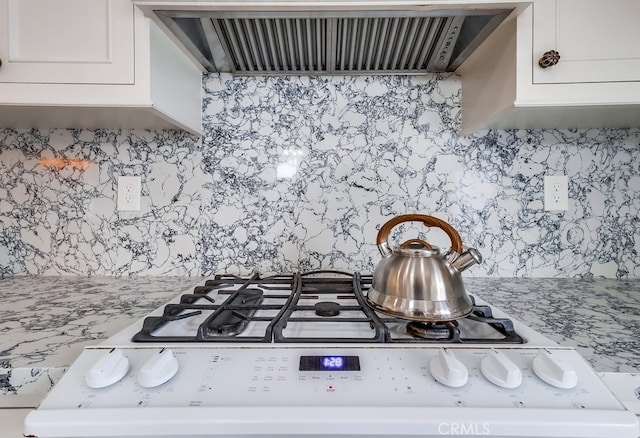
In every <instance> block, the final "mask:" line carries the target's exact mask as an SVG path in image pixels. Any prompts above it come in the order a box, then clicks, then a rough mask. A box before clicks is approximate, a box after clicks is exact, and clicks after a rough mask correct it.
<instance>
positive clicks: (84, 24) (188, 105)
mask: <svg viewBox="0 0 640 438" xmlns="http://www.w3.org/2000/svg"><path fill="white" fill-rule="evenodd" d="M0 60H1V61H2V65H1V66H0V128H88V129H98V128H104V129H117V128H144V129H154V130H155V129H184V130H187V131H189V132H192V133H195V134H200V133H201V131H202V71H201V69H200V68H199V67H198V66H196V65H195V64H194V63H193V62H192V61H191V60H190V59H189V58H188V57H186V56H185V55H184V54H183V53H182V51H181V50H180V49H178V48H177V46H176V45H175V44H174V43H173V42H172V41H171V40H170V39H169V38H168V37H167V36H166V35H165V34H164V33H163V32H162V31H160V29H158V27H157V25H156V24H155V23H153V22H151V21H150V20H149V19H148V18H146V17H145V16H144V15H143V14H142V12H141V11H140V10H138V8H137V7H135V6H134V5H133V3H132V2H131V0H55V1H51V0H0Z"/></svg>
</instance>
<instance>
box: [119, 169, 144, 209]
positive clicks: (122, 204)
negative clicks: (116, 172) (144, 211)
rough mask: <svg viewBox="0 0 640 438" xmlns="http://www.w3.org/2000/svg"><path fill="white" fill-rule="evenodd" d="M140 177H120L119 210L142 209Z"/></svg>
mask: <svg viewBox="0 0 640 438" xmlns="http://www.w3.org/2000/svg"><path fill="white" fill-rule="evenodd" d="M140 185H141V182H140V177H139V176H119V177H118V203H117V204H118V205H117V208H118V210H119V211H140Z"/></svg>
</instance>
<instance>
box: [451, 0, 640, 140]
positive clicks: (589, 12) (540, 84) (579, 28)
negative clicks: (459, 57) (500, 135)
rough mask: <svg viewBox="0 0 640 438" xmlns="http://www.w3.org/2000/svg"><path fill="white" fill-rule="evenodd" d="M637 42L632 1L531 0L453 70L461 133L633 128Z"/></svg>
mask: <svg viewBox="0 0 640 438" xmlns="http://www.w3.org/2000/svg"><path fill="white" fill-rule="evenodd" d="M638 41H640V0H610V1H607V2H603V1H600V0H534V1H533V4H532V5H531V6H530V7H529V8H527V9H526V10H525V11H524V12H523V13H522V14H520V15H519V16H517V17H515V18H514V19H512V20H510V21H507V22H506V23H504V25H503V26H501V28H499V29H497V31H496V32H494V34H492V35H491V36H490V37H489V38H487V40H486V41H485V43H484V44H483V45H482V46H481V47H480V48H479V50H477V51H476V53H474V54H473V55H472V56H471V57H470V58H469V59H468V60H467V62H466V63H465V64H463V65H462V66H461V67H460V68H459V69H458V73H460V74H461V75H462V119H463V131H464V132H469V131H471V130H474V129H479V128H487V127H491V128H600V127H638V126H640V44H638ZM552 50H554V51H556V52H558V54H559V56H560V57H559V59H558V60H557V63H555V65H551V66H549V67H547V68H543V67H542V66H541V65H540V60H541V58H542V57H543V56H544V54H545V53H546V52H549V51H552ZM551 64H553V62H552V63H551Z"/></svg>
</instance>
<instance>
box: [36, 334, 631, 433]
mask: <svg viewBox="0 0 640 438" xmlns="http://www.w3.org/2000/svg"><path fill="white" fill-rule="evenodd" d="M451 350H452V351H453V352H454V354H455V356H456V357H457V359H458V360H460V362H461V363H462V364H464V366H465V367H466V369H467V370H468V381H467V382H466V383H465V384H463V385H462V386H460V387H456V388H453V387H449V386H446V385H444V384H442V383H439V382H438V381H437V380H436V379H435V378H434V374H433V373H432V368H431V364H432V361H433V360H435V359H436V357H438V355H439V354H441V352H442V349H441V348H425V347H420V348H410V347H402V348H395V347H383V348H371V347H364V346H362V347H356V346H354V347H349V346H339V347H338V346H336V347H322V348H312V347H307V348H305V347H298V346H296V347H292V348H282V347H278V348H241V346H238V347H235V348H232V347H224V348H197V347H193V346H190V347H184V348H173V349H172V351H173V353H174V354H175V357H176V358H177V360H178V363H179V369H178V372H177V373H176V374H175V376H174V377H173V378H171V379H170V380H169V381H167V382H166V383H163V384H161V385H160V386H158V387H155V388H143V387H142V386H141V385H140V383H139V381H138V375H139V374H140V370H141V369H142V367H143V365H144V364H145V363H146V362H147V361H148V359H149V358H150V357H152V356H153V355H157V354H158V352H159V351H161V349H160V348H123V349H121V351H122V352H123V354H124V356H125V357H127V358H128V360H129V363H130V367H129V371H128V373H127V374H126V375H125V376H124V378H122V380H120V381H118V382H117V383H115V384H113V385H110V386H108V387H104V388H100V389H92V388H89V387H87V383H86V380H85V377H86V376H87V375H88V373H89V371H90V369H91V368H92V367H93V366H94V365H95V364H96V363H97V362H98V361H99V360H100V359H101V357H103V356H104V355H105V354H108V352H109V351H110V350H109V349H106V348H88V349H86V350H85V351H84V352H83V353H82V355H81V356H80V358H79V359H78V360H77V361H76V363H75V364H74V365H73V367H71V368H70V370H69V371H68V372H67V374H65V376H64V377H63V379H62V380H61V381H60V383H59V384H58V385H57V386H56V387H55V388H53V390H52V391H51V392H50V393H49V395H48V396H47V398H46V399H45V400H44V402H43V403H42V404H41V405H40V406H39V407H38V409H37V410H36V411H34V412H33V413H32V414H31V415H30V416H29V418H28V419H27V423H26V425H27V426H26V427H27V428H26V431H27V432H28V433H32V434H34V435H36V436H58V435H59V436H85V434H86V436H93V435H91V434H90V433H89V431H90V430H93V431H97V432H94V433H98V432H99V433H103V434H105V433H106V432H109V433H108V434H107V435H113V436H119V435H118V433H120V428H121V427H122V425H123V424H128V425H129V426H130V427H131V428H132V429H131V430H138V431H140V430H143V431H145V433H148V434H149V435H154V436H155V434H157V436H182V435H188V434H187V432H188V431H189V433H194V434H196V433H203V431H206V430H207V429H210V430H211V432H210V433H211V434H212V435H216V434H218V433H222V432H221V431H224V430H227V429H228V430H231V429H232V428H231V429H229V428H230V427H231V426H232V425H234V424H235V426H236V429H235V430H236V431H237V430H242V427H246V426H247V424H251V423H255V424H256V425H259V428H260V431H261V432H262V433H264V434H266V435H278V434H280V433H281V432H282V430H284V429H282V428H283V427H284V428H285V429H286V430H289V431H290V432H291V431H295V430H301V429H296V427H297V428H300V427H307V426H309V425H310V424H308V425H306V426H305V425H304V424H303V423H304V421H311V422H312V421H317V419H314V417H313V415H311V416H309V415H310V413H314V412H317V413H318V415H320V414H319V413H320V412H324V411H327V412H332V415H339V416H345V415H347V414H348V413H349V412H351V414H353V415H354V417H353V418H351V419H345V420H344V421H346V422H348V423H349V424H350V426H349V427H354V428H356V427H360V429H361V430H362V431H365V430H369V427H370V426H371V425H372V424H374V423H376V422H377V423H381V424H379V426H380V427H383V428H388V429H389V431H392V430H393V429H392V426H393V425H394V424H397V423H398V422H402V421H408V423H407V424H403V426H402V427H403V428H407V427H410V426H411V424H413V428H414V429H413V430H412V431H411V432H412V433H416V434H420V433H421V431H422V432H423V434H424V436H429V435H428V430H423V428H425V427H427V428H431V429H432V432H434V435H437V434H436V433H435V432H437V430H438V427H439V428H441V429H442V428H443V427H448V428H451V427H460V425H461V424H472V423H473V424H476V423H477V424H476V425H478V427H483V428H484V429H483V430H484V431H485V432H487V431H488V432H491V431H493V432H494V433H495V432H497V431H501V433H506V432H505V431H509V433H512V434H513V435H509V436H514V437H515V436H518V437H519V436H538V435H528V433H530V432H531V430H530V429H528V427H538V428H540V427H547V428H548V427H550V426H549V425H553V426H554V427H558V428H559V429H558V430H560V431H564V432H562V433H566V435H564V434H560V435H557V436H563V437H564V436H574V435H571V433H575V430H573V432H571V427H575V425H576V424H579V423H580V422H584V424H591V425H592V427H593V430H594V431H597V432H598V433H601V435H599V436H619V437H624V436H631V434H629V435H626V431H627V430H629V431H631V432H633V425H634V423H633V421H634V420H635V417H633V416H632V415H631V417H633V419H634V420H632V419H631V418H627V416H626V414H628V412H625V411H624V409H623V407H622V406H621V405H620V403H619V402H618V401H617V400H616V399H615V397H614V396H613V395H612V394H611V393H610V392H609V391H608V390H607V388H606V387H605V386H604V384H603V383H602V381H601V380H600V379H599V378H598V377H597V376H596V374H595V373H594V372H593V371H592V370H591V369H590V368H589V366H588V365H587V364H586V363H585V362H584V360H583V359H582V358H581V357H580V356H579V355H578V354H577V353H576V352H575V351H574V350H570V349H557V350H547V351H550V353H551V354H552V355H554V357H555V358H556V359H559V360H561V361H562V362H564V363H565V364H566V365H567V366H568V367H569V368H571V369H573V370H575V372H576V374H577V377H578V383H577V385H576V386H575V387H573V388H570V389H561V388H558V387H556V386H552V385H550V384H548V383H545V382H544V381H542V380H541V379H540V378H539V377H537V375H536V373H535V372H534V371H533V369H532V363H533V361H534V359H535V358H536V357H537V356H538V355H539V354H540V353H541V352H542V350H540V349H523V348H520V349H506V348H505V349H501V350H500V351H501V352H502V353H503V354H504V355H506V356H507V357H508V358H509V359H510V360H511V361H512V362H513V363H514V364H515V365H517V367H518V368H519V369H520V370H521V372H522V383H521V384H520V385H519V386H518V387H516V388H513V389H506V388H502V387H499V386H497V385H495V384H493V383H491V382H490V381H489V380H488V379H487V378H486V377H485V376H484V375H483V372H482V370H481V363H482V360H483V359H484V358H485V357H486V356H487V355H489V354H495V351H492V349H490V348H486V349H482V348H464V347H459V348H455V349H451ZM292 410H293V411H296V412H298V411H299V415H296V414H294V413H292V415H291V417H290V418H289V419H288V420H287V419H286V418H284V417H282V418H281V416H282V415H283V413H286V412H288V411H292ZM372 412H378V413H383V412H384V413H385V414H384V415H386V417H385V418H382V419H381V418H377V417H376V416H373V417H370V420H371V421H373V423H369V420H367V418H369V415H370V414H371V413H372ZM408 412H413V415H416V417H415V419H414V421H413V423H412V421H411V420H409V419H406V418H405V416H406V415H407V413H408ZM482 413H484V414H482ZM171 414H173V415H177V417H175V419H173V420H172V419H171V418H170V417H167V415H171ZM436 414H437V415H436ZM480 414H482V415H480ZM498 414H499V415H498ZM221 415H222V417H221ZM225 415H226V417H224V416H225ZM265 415H266V417H265ZM269 415H271V418H267V417H268V416H269ZM438 415H439V416H438ZM479 415H480V416H479ZM549 415H551V417H549ZM305 417H308V418H307V420H303V418H305ZM518 418H520V420H516V421H515V422H514V419H518ZM187 419H188V420H187ZM276 419H277V421H276ZM447 419H450V421H453V419H455V421H456V423H453V422H451V423H447V421H449V420H447ZM325 421H329V422H331V418H326V419H325ZM301 422H302V423H301ZM358 422H360V424H358ZM465 422H466V423H465ZM625 422H627V423H628V424H626V425H625V424H623V423H625ZM276 423H278V425H276ZM176 425H183V426H185V427H187V428H188V429H179V428H176V427H177V426H176ZM287 425H288V429H287V428H286V427H287ZM456 425H457V426H456ZM621 425H622V426H623V427H621ZM636 426H637V425H636ZM225 427H226V429H225ZM345 427H347V426H345ZM580 427H581V428H584V425H582V426H580ZM238 428H239V429H238ZM509 428H511V429H509ZM587 429H588V428H587ZM587 429H581V430H587ZM171 430H174V431H175V432H168V431H171ZM355 430H357V429H354V431H355ZM52 431H55V433H57V434H58V435H45V434H44V433H52ZM614 431H615V433H614ZM255 432H256V433H257V432H258V430H257V429H256V430H255ZM405 432H406V433H408V432H409V430H405ZM441 432H442V430H441ZM588 432H589V433H591V431H588ZM609 432H611V433H613V435H611V434H609V435H608V433H609ZM636 432H637V429H636ZM41 433H42V435H41ZM594 433H595V432H594ZM403 434H405V433H403ZM483 434H484V435H488V434H487V433H483ZM521 434H522V435H521ZM497 436H503V435H497ZM540 436H555V435H540ZM585 436H591V435H585ZM593 436H598V435H593ZM634 438H635V437H634Z"/></svg>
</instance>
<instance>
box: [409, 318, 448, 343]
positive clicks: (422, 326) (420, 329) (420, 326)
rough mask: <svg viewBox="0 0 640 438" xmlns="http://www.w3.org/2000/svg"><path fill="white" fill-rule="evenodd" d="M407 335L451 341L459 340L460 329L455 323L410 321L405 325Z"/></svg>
mask: <svg viewBox="0 0 640 438" xmlns="http://www.w3.org/2000/svg"><path fill="white" fill-rule="evenodd" d="M407 333H408V334H410V335H412V336H415V337H417V338H421V339H428V340H439V341H445V340H449V341H451V340H454V339H460V329H459V328H458V324H457V323H456V322H455V321H441V322H423V321H412V322H410V323H408V324H407Z"/></svg>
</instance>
